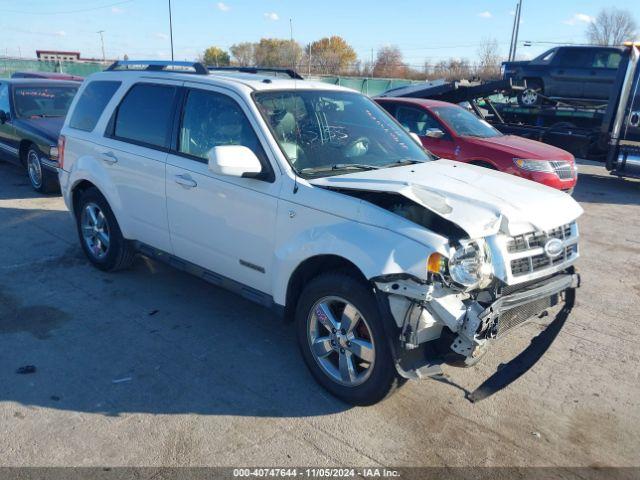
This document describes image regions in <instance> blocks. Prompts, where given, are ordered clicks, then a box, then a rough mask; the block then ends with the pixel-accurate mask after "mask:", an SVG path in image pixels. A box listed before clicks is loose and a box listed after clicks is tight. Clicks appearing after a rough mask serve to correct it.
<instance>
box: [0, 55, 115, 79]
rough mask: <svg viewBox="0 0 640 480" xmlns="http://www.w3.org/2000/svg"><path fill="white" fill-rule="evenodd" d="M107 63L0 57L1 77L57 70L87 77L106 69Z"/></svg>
mask: <svg viewBox="0 0 640 480" xmlns="http://www.w3.org/2000/svg"><path fill="white" fill-rule="evenodd" d="M104 68H105V65H103V64H101V63H97V62H95V63H90V62H86V63H85V62H44V61H40V60H24V59H19V58H6V57H0V77H4V78H7V77H10V76H11V74H13V73H14V72H55V73H68V74H70V75H79V76H81V77H86V76H87V75H91V74H92V73H94V72H98V71H100V70H104Z"/></svg>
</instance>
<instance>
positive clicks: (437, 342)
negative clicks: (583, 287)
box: [373, 267, 579, 401]
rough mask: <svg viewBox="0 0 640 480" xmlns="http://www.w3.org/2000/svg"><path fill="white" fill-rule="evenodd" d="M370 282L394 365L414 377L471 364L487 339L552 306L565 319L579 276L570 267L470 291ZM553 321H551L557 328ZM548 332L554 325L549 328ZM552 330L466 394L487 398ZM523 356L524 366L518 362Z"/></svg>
mask: <svg viewBox="0 0 640 480" xmlns="http://www.w3.org/2000/svg"><path fill="white" fill-rule="evenodd" d="M373 282H374V284H375V286H376V290H377V295H378V301H379V303H380V305H381V308H386V309H388V311H387V313H388V314H389V315H390V316H391V317H392V318H393V320H394V321H395V324H396V326H397V331H398V332H399V335H398V336H397V342H396V344H395V348H394V350H395V354H396V368H397V370H398V372H399V373H400V375H402V376H403V377H405V378H412V379H419V378H428V377H437V376H440V375H442V370H441V368H440V365H441V364H443V363H447V364H450V365H455V366H471V365H473V364H475V363H476V362H477V361H478V360H479V359H480V358H481V357H482V355H483V354H484V353H485V352H486V351H487V349H488V348H489V346H490V345H491V343H492V342H494V341H496V340H500V339H501V338H502V337H503V336H505V335H506V334H507V332H510V331H511V330H513V329H514V328H515V327H517V326H519V325H522V324H523V323H525V322H526V321H527V320H530V319H534V318H538V317H541V316H543V315H545V314H546V313H547V311H548V309H550V308H552V307H554V306H556V305H559V304H564V308H562V309H561V310H560V313H559V314H558V316H557V317H556V319H557V320H558V319H560V323H564V320H563V319H562V318H564V319H566V316H567V315H568V313H569V311H570V310H571V308H572V307H573V299H574V298H575V293H574V292H575V289H576V288H577V287H578V286H579V276H578V274H577V273H575V270H574V268H573V267H569V268H567V269H566V270H563V271H561V272H558V273H555V274H553V275H550V276H547V277H545V278H542V279H538V280H535V281H529V282H525V283H523V284H520V285H518V286H516V287H509V286H507V285H504V284H503V285H501V286H498V287H497V288H496V286H495V285H494V286H493V288H491V289H485V290H479V291H475V292H462V291H459V290H456V289H452V288H451V287H448V286H446V285H444V284H443V283H440V282H437V281H433V282H422V281H420V280H418V279H415V278H411V277H407V276H397V275H396V276H382V277H377V278H374V279H373ZM561 317H562V318H561ZM557 323H558V322H554V324H556V326H557ZM560 327H561V325H560ZM560 327H558V328H557V331H559V328H560ZM547 330H548V331H549V332H552V331H555V330H556V329H554V328H551V327H550V326H549V327H548V328H547ZM557 331H555V334H554V335H550V334H548V335H544V337H545V339H546V340H547V341H548V343H547V344H546V345H545V346H544V348H542V349H541V347H542V346H543V345H542V344H541V341H540V340H538V341H533V342H532V343H531V347H529V348H531V349H533V350H535V352H533V350H532V351H531V352H529V353H526V352H523V353H522V354H520V355H519V356H518V357H517V362H516V363H514V368H509V365H510V364H507V365H506V367H507V368H506V370H505V368H504V367H503V368H502V369H501V370H500V375H499V376H498V377H496V378H495V379H494V378H493V377H492V379H493V380H492V386H488V385H486V382H485V384H483V386H482V387H481V389H480V390H481V392H482V393H477V392H474V394H475V396H474V394H470V395H468V398H469V399H470V400H473V401H477V400H479V399H481V398H486V396H488V395H490V394H492V393H495V391H497V390H498V389H500V388H504V387H505V386H506V385H508V384H509V383H511V382H512V381H514V380H515V379H516V378H518V377H519V376H520V375H522V374H523V373H524V372H526V371H527V370H528V369H529V368H530V367H531V366H532V365H533V364H534V363H535V362H537V360H538V359H539V358H540V356H541V355H542V353H544V351H546V349H547V348H548V346H549V345H550V344H551V342H553V340H554V339H555V336H556V335H557ZM543 333H544V332H543ZM542 336H543V334H541V335H539V337H542ZM537 338H538V337H536V339H537ZM542 343H544V342H542ZM534 346H535V348H534ZM527 350H529V349H527ZM536 352H537V353H536ZM525 359H526V361H525V362H524V363H525V364H526V363H527V362H528V365H524V364H523V361H524V360H525ZM516 364H517V365H516ZM496 375H497V374H496Z"/></svg>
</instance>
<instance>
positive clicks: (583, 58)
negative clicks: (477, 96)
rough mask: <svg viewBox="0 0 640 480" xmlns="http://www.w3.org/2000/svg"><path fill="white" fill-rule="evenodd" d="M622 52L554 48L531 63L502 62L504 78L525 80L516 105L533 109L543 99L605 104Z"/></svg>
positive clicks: (615, 50) (592, 47)
mask: <svg viewBox="0 0 640 480" xmlns="http://www.w3.org/2000/svg"><path fill="white" fill-rule="evenodd" d="M623 52H624V48H622V47H620V48H618V47H598V46H589V47H556V48H552V49H551V50H547V51H546V52H544V53H543V54H542V55H540V56H538V57H536V58H534V59H533V60H530V61H517V62H503V64H502V72H503V78H505V79H514V80H519V81H522V80H526V82H527V89H526V90H524V91H523V92H522V93H521V94H520V95H519V96H518V101H519V102H520V103H521V105H524V106H533V105H537V104H539V103H541V102H542V97H541V96H540V95H539V94H543V95H544V96H546V97H553V98H559V99H580V100H585V99H586V100H597V101H601V103H602V101H603V100H607V99H608V98H609V95H610V93H611V88H612V86H613V83H614V81H615V79H616V75H617V72H618V66H619V65H620V61H621V60H622V56H623Z"/></svg>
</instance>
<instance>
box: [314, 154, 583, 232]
mask: <svg viewBox="0 0 640 480" xmlns="http://www.w3.org/2000/svg"><path fill="white" fill-rule="evenodd" d="M309 183H311V184H313V185H317V186H322V187H328V188H335V189H346V190H361V191H375V192H389V193H396V194H400V195H403V196H405V197H407V198H409V199H410V200H412V201H414V202H416V203H418V204H420V205H422V206H424V207H425V208H427V209H429V210H431V211H432V212H434V213H436V214H438V215H440V216H442V217H443V218H446V219H447V220H449V221H451V222H453V223H455V224H457V225H458V226H459V227H461V228H462V229H464V230H465V231H466V232H467V233H468V234H469V236H470V237H471V238H479V237H484V236H488V235H493V234H495V233H497V232H498V231H500V230H501V231H503V232H504V233H507V234H509V235H519V234H522V233H526V232H530V231H533V230H550V229H552V228H554V227H557V226H559V225H563V224H566V223H569V222H571V221H573V220H575V219H576V218H578V217H579V216H580V215H581V214H582V208H581V207H580V205H578V203H577V202H576V201H575V200H574V199H573V198H571V196H569V195H567V194H566V193H563V192H561V191H559V190H555V189H553V188H550V187H547V186H544V185H541V184H538V183H535V182H532V181H529V180H525V179H523V178H519V177H516V176H513V175H508V174H506V173H501V172H497V171H494V170H489V169H486V168H483V167H477V166H475V165H468V164H465V163H460V162H455V161H452V160H437V161H433V162H426V163H421V164H416V165H407V166H402V167H394V168H385V169H380V170H370V171H364V172H356V173H350V174H346V175H338V176H333V177H325V178H317V179H313V180H310V181H309Z"/></svg>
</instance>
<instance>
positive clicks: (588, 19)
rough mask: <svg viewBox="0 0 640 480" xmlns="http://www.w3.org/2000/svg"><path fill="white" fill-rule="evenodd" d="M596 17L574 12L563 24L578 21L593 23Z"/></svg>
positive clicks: (572, 23)
mask: <svg viewBox="0 0 640 480" xmlns="http://www.w3.org/2000/svg"><path fill="white" fill-rule="evenodd" d="M595 20H596V19H595V18H593V17H592V16H590V15H587V14H586V13H575V14H573V16H572V17H571V18H568V19H566V20H564V21H563V22H562V23H564V24H565V25H571V26H573V25H577V24H579V23H593V22H594V21H595Z"/></svg>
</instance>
